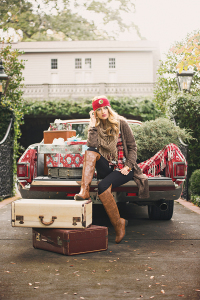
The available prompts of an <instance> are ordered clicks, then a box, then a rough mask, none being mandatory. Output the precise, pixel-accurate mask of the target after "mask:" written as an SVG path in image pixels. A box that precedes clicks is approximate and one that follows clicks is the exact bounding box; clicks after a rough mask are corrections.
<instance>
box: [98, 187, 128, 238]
mask: <svg viewBox="0 0 200 300" xmlns="http://www.w3.org/2000/svg"><path fill="white" fill-rule="evenodd" d="M111 187H112V185H111V186H110V187H109V188H108V189H107V190H106V191H104V192H103V193H102V194H100V195H99V199H100V200H101V202H102V204H103V206H104V208H105V211H106V213H107V215H108V217H109V219H110V222H111V223H112V225H113V227H114V229H115V233H116V239H115V242H116V243H117V244H118V243H120V242H121V240H122V239H123V237H124V236H125V233H126V232H125V227H126V225H127V224H128V221H127V220H125V219H123V218H120V214H119V210H118V207H117V204H116V202H115V199H114V197H113V195H112V193H111Z"/></svg>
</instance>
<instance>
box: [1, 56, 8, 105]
mask: <svg viewBox="0 0 200 300" xmlns="http://www.w3.org/2000/svg"><path fill="white" fill-rule="evenodd" d="M2 80H6V86H5V88H4V91H3V86H2ZM8 83H9V77H8V75H7V74H6V73H5V72H4V67H3V64H2V60H0V100H1V96H2V94H4V95H5V94H6V90H7V87H8Z"/></svg>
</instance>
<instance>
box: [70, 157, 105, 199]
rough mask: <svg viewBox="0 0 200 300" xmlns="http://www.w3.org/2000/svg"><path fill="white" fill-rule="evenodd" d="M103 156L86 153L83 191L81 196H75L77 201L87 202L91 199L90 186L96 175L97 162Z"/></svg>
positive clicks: (82, 183) (80, 193)
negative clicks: (86, 200)
mask: <svg viewBox="0 0 200 300" xmlns="http://www.w3.org/2000/svg"><path fill="white" fill-rule="evenodd" d="M100 157H101V155H100V154H99V153H97V152H95V151H85V156H84V162H83V171H82V180H81V190H80V192H79V194H76V195H75V196H74V199H75V200H85V199H89V198H90V193H89V191H90V184H91V181H92V178H93V175H94V170H95V165H96V161H97V160H99V159H100Z"/></svg>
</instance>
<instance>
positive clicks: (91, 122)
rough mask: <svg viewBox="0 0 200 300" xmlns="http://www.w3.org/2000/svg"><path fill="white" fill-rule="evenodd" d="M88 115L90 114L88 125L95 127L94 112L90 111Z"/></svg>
mask: <svg viewBox="0 0 200 300" xmlns="http://www.w3.org/2000/svg"><path fill="white" fill-rule="evenodd" d="M89 114H90V125H91V126H92V127H95V125H96V116H95V112H94V110H91V111H90V112H89Z"/></svg>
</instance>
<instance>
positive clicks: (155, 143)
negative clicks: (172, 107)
mask: <svg viewBox="0 0 200 300" xmlns="http://www.w3.org/2000/svg"><path fill="white" fill-rule="evenodd" d="M130 126H131V128H132V131H133V134H134V137H135V140H136V144H137V148H138V151H137V153H138V160H139V161H140V162H141V161H145V160H147V159H149V158H150V157H152V156H153V155H154V154H156V153H157V152H158V151H159V150H161V149H162V148H163V147H164V146H165V145H167V144H170V143H174V144H176V145H177V146H179V144H180V141H179V139H178V138H179V137H180V138H181V139H182V140H183V141H189V140H190V139H191V138H192V137H191V135H190V133H189V130H185V129H181V128H180V127H179V126H175V125H174V123H173V122H172V121H170V120H168V119H166V118H158V119H156V120H151V121H146V122H144V123H142V125H141V126H135V125H130Z"/></svg>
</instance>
